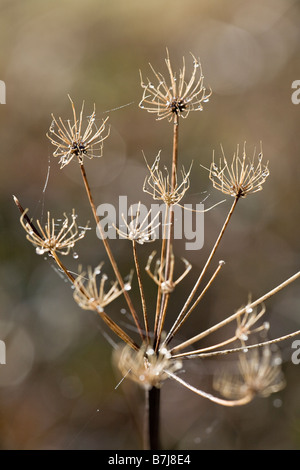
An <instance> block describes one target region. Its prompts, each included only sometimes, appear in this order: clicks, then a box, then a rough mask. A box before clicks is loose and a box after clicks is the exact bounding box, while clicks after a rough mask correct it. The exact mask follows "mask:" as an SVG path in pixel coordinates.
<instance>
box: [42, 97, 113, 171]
mask: <svg viewBox="0 0 300 470" xmlns="http://www.w3.org/2000/svg"><path fill="white" fill-rule="evenodd" d="M69 99H70V101H71V104H72V110H73V121H70V120H69V119H68V120H67V121H66V124H65V122H64V121H63V120H62V118H61V117H60V118H59V119H58V120H57V119H56V118H55V117H54V116H53V114H52V124H51V126H50V129H49V133H48V134H47V137H48V139H49V140H50V142H51V143H52V144H53V145H54V146H55V151H54V153H53V156H54V157H59V163H60V168H63V167H64V166H65V165H67V164H68V163H70V162H71V161H72V160H73V158H74V157H75V158H77V160H78V161H79V163H82V162H83V159H84V157H87V158H90V159H91V158H94V157H101V156H102V148H103V141H104V140H105V139H106V138H107V137H108V135H109V131H108V132H107V133H106V134H104V131H105V123H106V121H107V119H108V118H106V119H105V120H104V121H103V122H102V124H101V126H100V127H99V128H97V127H96V123H95V116H96V111H95V106H94V110H93V112H92V114H91V115H90V116H89V117H88V118H87V126H86V128H85V129H83V109H84V102H83V104H82V107H81V111H80V114H79V118H78V117H77V114H76V110H75V106H74V103H73V101H72V100H71V98H70V96H69Z"/></svg>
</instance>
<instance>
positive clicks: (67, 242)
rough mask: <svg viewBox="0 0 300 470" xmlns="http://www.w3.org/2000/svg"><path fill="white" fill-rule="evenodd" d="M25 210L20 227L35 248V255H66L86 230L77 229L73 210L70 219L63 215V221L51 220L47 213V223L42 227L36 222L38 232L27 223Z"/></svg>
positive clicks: (84, 228)
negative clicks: (48, 253)
mask: <svg viewBox="0 0 300 470" xmlns="http://www.w3.org/2000/svg"><path fill="white" fill-rule="evenodd" d="M26 213H27V211H26V210H25V211H24V212H23V214H22V216H21V218H20V222H21V224H22V227H23V228H24V229H25V231H26V232H27V235H26V238H27V240H29V241H30V242H31V243H32V244H33V245H34V246H35V247H36V253H37V254H39V255H42V254H44V253H47V252H52V253H54V252H57V253H60V254H61V255H68V254H69V253H70V250H71V248H73V247H74V246H75V243H76V242H77V241H78V240H81V239H82V238H83V237H84V236H85V233H86V231H87V229H88V225H86V226H85V227H80V228H79V227H78V226H77V223H76V218H77V215H76V214H75V211H74V209H73V212H72V214H71V218H70V217H68V216H67V215H66V214H64V220H55V219H54V218H51V216H50V212H48V213H47V222H46V224H45V225H44V227H42V224H41V222H40V221H39V220H37V221H36V225H37V227H38V230H36V229H35V228H34V227H33V225H32V224H31V223H30V222H29V220H28V217H27V215H26Z"/></svg>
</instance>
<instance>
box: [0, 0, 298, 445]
mask: <svg viewBox="0 0 300 470" xmlns="http://www.w3.org/2000/svg"><path fill="white" fill-rule="evenodd" d="M299 22H300V5H299V2H297V1H290V0H263V1H258V0H254V1H251V2H249V1H248V0H227V1H226V2H225V1H221V0H219V1H217V0H201V1H199V0H185V1H179V0H172V1H170V0H165V1H161V0H160V1H158V0H152V1H151V2H145V1H141V0H139V1H138V0H128V1H120V0H111V1H104V0H100V1H96V0H87V1H84V2H82V1H78V0H69V1H66V0H63V1H57V0H54V1H43V2H40V1H37V0H27V1H21V0H19V1H16V0H1V3H0V44H1V47H0V79H1V80H3V81H4V82H5V83H6V104H5V105H0V142H1V144H0V161H1V176H0V178H1V184H0V204H1V209H0V237H1V242H0V339H1V340H3V341H5V344H6V347H7V358H6V360H7V364H6V365H0V448H1V449H136V448H140V447H141V433H142V429H143V399H144V396H143V392H142V391H141V390H138V389H137V387H136V385H135V384H133V383H129V382H126V381H124V382H123V383H122V384H121V385H119V386H118V384H119V381H120V379H121V377H120V375H119V374H118V372H117V371H116V369H115V366H114V364H113V361H112V347H113V346H112V344H111V343H110V342H108V341H107V338H106V336H105V335H106V334H107V331H106V330H105V331H104V330H103V325H102V323H101V321H100V319H99V318H98V317H97V316H96V315H94V314H93V312H89V311H83V310H80V309H79V307H78V306H77V304H76V303H75V302H74V300H73V298H72V290H71V288H70V286H69V284H68V283H65V282H64V280H63V279H62V278H61V277H60V276H59V274H58V273H57V272H56V271H55V270H54V269H53V266H52V263H51V261H49V260H44V259H43V257H42V256H38V255H36V254H35V252H34V248H33V247H32V246H31V245H30V244H29V243H28V242H27V241H26V239H25V234H24V232H23V229H22V228H21V226H20V224H19V214H18V211H17V209H16V207H15V205H14V203H13V199H12V195H13V194H15V195H17V196H18V197H19V198H20V201H21V203H22V204H23V206H24V207H28V208H30V214H31V216H32V217H35V218H42V217H43V215H45V213H46V211H47V210H51V212H53V215H54V216H55V217H60V216H61V215H62V213H63V212H70V211H71V210H72V208H73V207H74V208H75V209H76V212H77V213H78V220H79V221H80V222H81V223H82V224H85V222H86V221H87V220H91V221H92V214H91V212H90V209H89V206H88V202H87V200H86V196H85V193H84V190H83V187H82V184H81V180H80V172H79V169H78V166H77V165H76V163H75V162H72V163H71V164H70V165H69V166H67V167H66V168H65V169H63V170H62V171H61V170H60V169H59V165H58V161H57V159H54V158H53V157H52V152H53V148H52V147H51V144H50V143H49V141H48V139H47V138H46V132H47V130H48V128H49V126H50V124H51V113H54V114H55V116H60V115H61V116H62V117H63V118H64V119H66V118H68V117H70V116H71V115H70V112H71V108H70V103H69V100H68V98H67V95H68V94H70V95H71V96H72V98H73V100H74V102H75V104H76V105H77V107H80V106H81V103H82V100H85V103H86V108H85V110H86V115H89V114H91V112H92V109H93V104H94V103H95V104H96V110H97V119H99V123H100V122H102V119H103V118H105V117H107V115H109V121H110V125H111V135H110V137H109V139H107V140H106V141H105V143H104V155H103V158H102V159H101V160H99V159H98V160H93V161H88V162H87V165H86V171H87V173H88V176H89V177H90V182H91V186H92V189H93V194H94V197H95V202H96V204H100V203H102V202H110V203H112V204H117V203H118V197H119V195H127V196H128V201H129V202H130V203H134V202H138V201H139V200H141V201H143V202H144V203H145V204H150V203H151V202H152V201H151V200H150V197H149V196H148V195H146V194H144V193H143V191H142V185H143V181H144V178H145V176H146V174H147V172H146V166H145V162H144V158H143V154H142V152H144V153H145V155H146V157H147V159H148V161H149V162H151V161H152V160H153V159H154V158H155V156H156V155H157V153H158V152H159V151H160V150H161V159H162V162H163V164H166V165H167V164H169V162H170V155H171V143H172V126H171V125H170V124H169V123H168V122H167V121H161V122H157V121H156V120H155V118H154V116H152V115H150V114H148V113H146V112H145V111H143V110H141V109H140V108H139V107H138V104H139V101H140V99H141V96H142V89H141V87H140V78H139V70H140V69H141V70H142V72H143V75H144V76H146V75H148V74H149V75H150V73H151V72H150V69H149V66H148V63H149V62H151V64H152V65H153V66H154V68H155V69H156V70H159V71H161V72H163V73H165V71H166V68H165V63H164V58H165V57H166V47H167V48H168V50H169V53H170V57H171V60H172V63H173V65H174V69H177V68H178V67H180V66H181V65H182V56H183V55H184V56H185V57H186V63H187V69H188V70H190V69H189V65H190V64H191V63H192V59H191V58H190V55H189V53H190V52H192V53H193V54H194V55H195V56H196V57H200V60H201V63H202V67H203V72H204V76H205V84H206V85H207V86H210V87H211V88H212V90H213V95H212V97H211V99H210V102H209V103H207V104H205V105H204V111H203V112H202V113H200V112H199V113H191V114H190V116H189V117H188V119H186V120H183V121H182V122H181V127H180V142H179V162H180V164H181V163H182V164H184V165H185V168H188V167H189V165H190V162H191V161H193V162H194V163H193V169H192V173H191V188H190V190H189V193H188V194H187V195H186V196H185V199H184V201H183V202H186V203H192V204H196V203H197V202H201V201H202V200H203V199H204V198H206V196H208V195H209V198H208V199H207V200H206V205H207V206H209V205H213V204H215V203H217V202H218V201H220V200H221V199H223V195H222V194H221V193H218V192H217V191H215V190H214V189H213V188H212V185H211V182H210V181H209V178H208V173H207V171H206V170H205V169H203V168H202V167H201V166H200V165H203V166H205V167H208V166H209V165H210V162H211V160H212V155H213V151H215V156H216V157H218V156H219V155H221V152H220V144H222V145H223V147H224V151H225V153H226V155H227V157H228V158H229V159H230V158H231V156H232V154H233V152H234V151H235V149H236V145H237V144H240V145H243V143H244V142H246V148H247V150H248V152H249V155H250V156H252V154H253V150H254V147H257V148H258V147H259V145H260V142H261V141H262V143H263V151H264V159H265V161H269V168H270V176H269V178H268V179H267V181H266V183H265V186H264V190H263V191H262V192H259V193H257V194H255V195H253V196H249V197H248V198H246V199H245V200H242V201H240V202H239V204H238V207H237V210H236V212H235V214H234V217H233V220H232V223H231V224H230V227H229V228H228V231H227V232H226V235H225V237H224V240H223V242H222V245H221V246H220V249H219V251H218V253H217V255H216V259H215V262H217V261H218V260H219V259H224V260H225V261H226V266H225V267H224V268H223V270H222V273H221V274H220V276H219V278H218V279H217V281H216V282H215V284H214V285H213V286H212V288H211V289H210V290H209V292H208V293H207V295H206V297H205V300H204V301H203V302H202V303H201V305H200V306H199V308H198V309H197V310H196V311H195V312H194V314H193V315H192V316H191V318H190V319H189V320H188V321H187V323H186V325H185V326H184V328H183V329H182V330H181V331H180V335H179V339H186V338H188V337H189V336H190V335H191V334H195V333H196V332H199V331H201V330H202V329H204V328H206V327H208V326H210V325H212V324H213V323H215V322H216V321H219V320H221V319H223V318H225V316H227V315H230V314H231V313H233V312H234V311H235V310H236V309H237V308H239V307H240V306H241V305H243V304H244V303H245V302H247V299H248V296H249V294H251V295H252V297H253V298H257V297H259V296H260V295H262V294H263V293H264V292H266V291H268V290H270V289H271V288H273V287H275V286H276V285H277V284H279V283H281V282H282V281H284V280H285V279H286V278H288V277H289V276H290V275H292V274H293V273H294V272H296V271H298V270H299V258H300V256H299V233H300V224H299V196H300V189H299V187H300V186H299V180H300V164H299V157H300V152H299V149H300V143H299V119H300V105H298V106H297V105H295V104H293V103H292V101H291V95H292V91H293V90H292V88H291V86H292V82H293V81H294V80H300V60H299V57H300V46H299V44H300V29H299ZM46 179H47V186H46V189H45V191H43V190H44V187H45V183H46ZM230 204H231V200H230V198H227V200H226V201H225V202H224V203H223V204H221V205H219V206H217V207H216V208H215V209H213V210H212V211H210V212H207V213H206V214H205V241H204V247H203V249H202V250H200V251H199V252H193V251H190V252H186V253H184V243H183V242H182V241H179V242H178V244H177V245H176V246H175V254H176V256H178V257H180V256H182V255H184V256H185V257H186V258H187V259H189V260H190V261H191V262H192V264H193V269H192V271H191V273H190V274H189V276H188V277H187V278H186V279H185V280H184V281H183V282H182V283H181V284H180V286H179V288H178V289H177V290H176V291H175V293H174V294H173V295H172V299H171V304H170V307H171V308H170V310H169V316H168V319H167V322H166V327H167V326H168V325H169V326H170V325H171V324H172V319H174V318H175V317H176V314H177V313H178V308H179V306H181V305H182V304H183V303H184V299H185V296H186V294H187V293H188V292H189V290H190V289H191V287H192V285H193V281H195V279H196V278H197V273H199V270H200V269H201V267H202V266H203V263H204V262H205V260H206V257H207V256H208V253H209V250H210V248H211V247H212V245H213V243H214V240H215V239H216V236H217V235H218V230H220V228H221V226H222V223H223V221H224V219H225V217H226V213H227V211H228V209H229V207H230ZM92 227H93V225H92ZM157 246H158V245H155V246H154V245H151V246H145V247H138V248H139V255H140V260H141V264H142V265H145V264H146V262H147V257H148V256H149V254H150V253H151V251H152V249H153V248H155V247H157ZM112 248H113V251H114V254H115V256H116V258H117V259H118V262H119V266H120V270H121V272H122V273H124V275H126V274H127V273H128V272H129V271H130V269H131V268H132V266H133V260H132V257H131V255H130V250H129V248H130V244H129V243H128V242H126V241H125V240H124V241H118V240H116V241H115V242H113V243H112ZM76 251H77V252H78V254H79V258H78V259H73V258H72V255H70V256H69V258H68V260H67V261H66V263H68V267H70V269H71V270H74V271H75V272H76V271H78V263H82V264H83V266H87V265H88V264H90V265H92V266H96V265H97V264H98V263H99V262H100V261H101V260H105V267H106V268H107V272H108V274H111V270H110V267H109V263H108V261H107V259H106V257H105V253H104V251H103V247H102V245H101V243H100V241H99V240H98V238H97V237H96V233H95V230H94V228H93V230H91V231H90V232H88V233H87V236H86V238H85V239H84V240H83V241H80V242H79V243H78V245H77V246H76ZM177 266H179V267H178V269H180V263H179V264H178V265H177ZM212 268H213V266H212ZM145 288H146V295H147V298H148V299H149V300H148V301H149V307H150V310H151V307H152V306H153V305H154V302H155V288H154V285H153V284H152V282H151V281H150V280H149V279H148V278H146V277H145ZM132 296H133V299H134V302H135V303H136V305H139V297H138V290H137V285H136V281H135V282H134V283H133V289H132ZM124 307H125V305H124V302H123V300H122V299H118V300H117V301H116V302H115V303H113V304H111V305H110V307H109V309H108V313H110V314H111V315H112V316H113V318H114V319H115V320H116V321H117V320H118V321H119V322H120V324H121V325H122V326H123V327H124V328H128V331H130V328H131V327H132V323H131V321H130V319H129V317H128V316H127V315H126V313H125V314H124V313H121V311H122V312H123V309H124ZM266 308H267V312H266V320H268V321H270V323H271V329H270V337H276V336H280V335H283V334H287V333H289V332H291V331H293V330H295V329H299V328H300V297H299V281H298V282H296V283H295V284H294V285H291V286H289V287H288V288H287V289H286V290H284V291H282V292H280V293H279V294H277V295H276V296H275V297H273V298H271V299H270V300H268V301H267V303H266ZM152 319H153V317H151V320H152ZM103 332H104V335H103ZM110 338H111V340H113V341H115V338H114V337H113V336H112V335H111V334H110ZM217 339H218V340H221V339H222V336H221V333H220V335H219V336H218V337H217ZM208 344H209V343H208V339H207V341H206V342H205V343H203V345H208ZM280 349H281V351H282V356H283V368H284V371H285V374H286V380H287V387H286V388H285V389H284V390H283V391H282V392H280V393H278V394H277V395H273V396H271V397H269V398H266V399H262V398H257V399H256V400H255V401H254V402H252V403H251V404H249V405H247V406H246V407H243V408H236V409H224V408H220V407H219V406H217V405H214V404H212V403H209V402H207V401H205V400H204V399H202V398H200V397H197V396H195V395H193V394H192V392H190V391H188V390H186V389H184V388H182V387H180V386H179V384H177V383H173V382H171V381H168V382H167V383H166V384H165V385H164V387H163V388H162V397H161V399H162V436H163V439H162V440H163V444H164V446H165V448H175V449H299V448H300V404H299V393H300V365H298V366H297V365H293V364H292V362H291V355H292V349H291V342H285V343H284V344H281V345H280ZM224 362H225V364H224ZM226 365H227V364H226V361H222V362H217V361H216V360H214V361H212V360H211V361H200V360H198V361H190V362H185V363H184V369H185V378H186V379H187V380H188V381H189V382H190V383H192V384H193V385H195V386H199V387H201V388H203V389H204V390H206V391H209V390H210V384H211V378H212V375H213V374H214V373H215V371H217V370H219V369H218V368H220V367H223V366H224V367H225V366H226Z"/></svg>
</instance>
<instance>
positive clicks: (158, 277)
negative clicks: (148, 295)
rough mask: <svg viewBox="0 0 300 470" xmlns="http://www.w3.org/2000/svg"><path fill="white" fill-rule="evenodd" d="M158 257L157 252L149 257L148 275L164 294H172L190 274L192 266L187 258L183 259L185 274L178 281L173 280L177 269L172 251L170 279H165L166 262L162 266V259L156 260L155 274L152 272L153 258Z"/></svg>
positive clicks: (146, 268)
mask: <svg viewBox="0 0 300 470" xmlns="http://www.w3.org/2000/svg"><path fill="white" fill-rule="evenodd" d="M155 255H156V251H153V252H152V253H151V255H150V256H149V257H148V262H147V265H146V267H145V271H146V272H147V273H148V275H149V276H150V277H151V279H153V281H154V282H155V284H157V285H158V286H159V287H160V289H161V291H162V293H163V294H170V293H171V292H173V291H174V289H175V287H176V286H177V285H178V284H179V283H180V282H181V281H182V280H183V279H184V278H185V276H186V275H187V274H188V273H189V272H190V270H191V269H192V265H191V263H190V262H189V261H187V260H186V259H185V258H181V260H182V261H183V263H184V266H185V269H184V271H183V273H182V274H181V275H180V276H179V277H178V278H177V279H176V280H174V279H173V275H174V269H175V256H174V254H173V251H171V255H170V269H169V277H168V278H167V279H166V277H165V269H164V268H165V262H164V263H163V264H161V261H160V259H157V260H156V263H155V266H154V269H153V272H152V271H151V264H152V261H153V258H154V257H155Z"/></svg>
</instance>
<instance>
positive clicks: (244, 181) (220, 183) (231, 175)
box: [209, 144, 269, 198]
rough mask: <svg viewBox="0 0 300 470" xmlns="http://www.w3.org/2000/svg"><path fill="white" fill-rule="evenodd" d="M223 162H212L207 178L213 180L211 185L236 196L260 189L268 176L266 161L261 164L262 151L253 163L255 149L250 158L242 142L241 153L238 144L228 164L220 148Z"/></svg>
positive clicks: (243, 195)
mask: <svg viewBox="0 0 300 470" xmlns="http://www.w3.org/2000/svg"><path fill="white" fill-rule="evenodd" d="M222 153H223V162H222V160H220V163H219V165H217V164H216V163H215V161H213V162H212V164H211V166H210V171H209V178H210V179H211V181H212V182H213V186H214V187H215V188H216V189H218V190H220V191H222V193H224V194H229V195H230V196H234V197H236V198H240V197H246V196H247V195H248V194H250V193H256V192H257V191H260V190H261V189H262V185H263V183H264V182H265V181H266V179H267V177H268V176H269V169H268V163H267V164H266V165H263V164H262V158H263V153H262V151H261V152H260V153H259V155H258V158H257V162H256V163H255V154H256V152H255V150H254V154H253V158H252V160H250V159H248V160H247V156H246V149H245V144H244V149H243V155H242V156H241V157H240V156H239V146H237V151H236V153H234V155H233V159H232V163H231V165H230V166H229V165H228V163H227V160H226V157H225V154H224V151H223V149H222Z"/></svg>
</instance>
